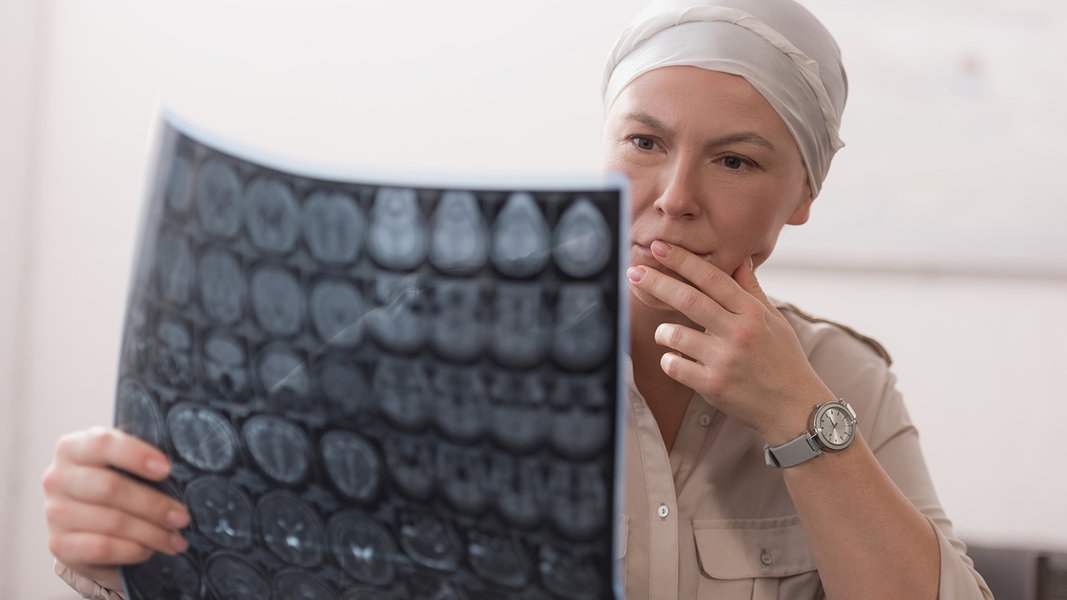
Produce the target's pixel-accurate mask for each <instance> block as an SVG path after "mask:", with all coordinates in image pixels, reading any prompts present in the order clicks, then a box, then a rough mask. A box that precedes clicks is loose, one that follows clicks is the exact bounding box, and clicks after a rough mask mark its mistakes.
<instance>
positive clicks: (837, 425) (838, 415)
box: [815, 402, 856, 450]
mask: <svg viewBox="0 0 1067 600" xmlns="http://www.w3.org/2000/svg"><path fill="white" fill-rule="evenodd" d="M815 434H816V435H817V436H818V437H819V441H820V442H822V444H823V446H825V447H826V448H827V449H828V450H844V449H845V448H847V447H848V445H849V444H851V443H852V439H853V438H854V437H856V416H855V413H853V412H852V411H851V410H850V409H849V407H848V405H847V404H843V403H841V402H829V403H827V404H825V405H823V406H821V407H819V410H818V411H817V412H816V413H815Z"/></svg>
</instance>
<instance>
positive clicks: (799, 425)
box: [761, 390, 837, 446]
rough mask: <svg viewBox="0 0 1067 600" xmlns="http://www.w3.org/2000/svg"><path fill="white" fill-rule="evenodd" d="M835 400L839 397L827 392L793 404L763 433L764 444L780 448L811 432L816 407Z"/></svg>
mask: <svg viewBox="0 0 1067 600" xmlns="http://www.w3.org/2000/svg"><path fill="white" fill-rule="evenodd" d="M834 400H837V397H836V396H834V395H833V393H832V392H830V390H826V392H825V393H823V394H815V395H809V396H805V397H804V398H803V399H799V400H796V401H794V402H791V403H790V404H789V406H788V407H783V408H782V409H781V410H779V411H778V412H777V413H776V415H775V416H776V418H775V419H774V420H773V421H771V422H770V424H769V426H768V427H767V428H766V429H764V430H763V431H762V432H761V435H762V437H763V442H764V443H765V444H767V445H769V446H780V445H782V444H784V443H786V442H789V441H791V440H794V439H796V438H797V436H799V435H802V434H804V433H808V432H810V431H811V427H812V420H811V419H812V414H813V411H814V410H815V407H816V406H819V405H821V404H825V403H827V402H833V401H834Z"/></svg>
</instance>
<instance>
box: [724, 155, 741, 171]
mask: <svg viewBox="0 0 1067 600" xmlns="http://www.w3.org/2000/svg"><path fill="white" fill-rule="evenodd" d="M722 164H723V166H724V167H726V168H727V169H730V170H733V171H736V170H738V169H742V168H744V166H745V161H744V160H743V159H741V158H739V157H737V156H727V157H726V158H724V159H722Z"/></svg>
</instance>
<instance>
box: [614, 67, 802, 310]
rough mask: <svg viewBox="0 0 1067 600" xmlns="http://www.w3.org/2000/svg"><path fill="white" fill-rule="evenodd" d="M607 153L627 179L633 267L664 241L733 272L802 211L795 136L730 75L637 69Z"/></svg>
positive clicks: (765, 251) (651, 262) (620, 101)
mask: <svg viewBox="0 0 1067 600" xmlns="http://www.w3.org/2000/svg"><path fill="white" fill-rule="evenodd" d="M604 158H605V166H606V167H607V168H608V169H609V170H614V171H621V172H623V173H625V174H626V175H627V176H628V177H629V179H630V183H631V194H632V209H633V214H632V225H631V238H632V246H631V253H630V263H631V265H635V266H636V265H646V266H650V267H653V268H658V269H660V270H663V268H662V267H660V266H658V264H659V263H658V262H657V261H656V260H655V258H653V257H652V255H651V252H650V250H649V244H651V243H652V242H653V241H654V240H664V241H667V242H671V243H673V244H676V245H680V246H682V247H684V248H686V249H688V250H690V251H691V252H694V253H696V254H698V255H700V256H702V257H704V259H705V260H707V261H708V262H709V263H711V264H713V265H715V266H716V267H718V268H719V269H722V270H723V271H725V272H726V273H733V271H734V270H735V269H736V268H737V267H738V266H739V265H740V264H741V263H742V261H744V260H747V259H748V258H749V257H751V258H752V261H753V264H755V265H759V264H760V263H762V262H763V261H764V260H766V259H767V257H768V256H769V255H770V253H771V251H772V250H773V249H774V245H775V243H776V242H777V240H778V234H779V232H780V231H781V229H782V227H783V226H784V225H785V224H787V223H789V224H793V225H799V224H801V223H804V222H805V221H807V218H808V212H809V209H810V206H811V202H812V197H811V191H810V186H809V185H808V181H807V171H806V170H805V168H804V163H803V160H802V159H801V156H800V151H799V150H798V149H797V146H796V143H795V142H794V141H793V137H792V135H791V134H790V133H789V130H788V129H787V128H786V126H785V123H784V122H783V121H782V119H781V118H780V117H779V116H778V114H777V113H776V112H775V111H774V109H773V108H772V107H771V105H770V104H769V103H768V102H767V100H766V99H764V98H763V96H762V95H760V93H759V92H757V91H756V89H755V88H754V87H752V85H751V84H749V83H748V82H747V81H746V80H745V79H743V78H742V77H739V76H736V75H729V74H726V73H720V72H716V71H708V70H706V69H701V68H697V67H688V66H678V67H663V68H659V69H655V70H652V71H649V72H648V73H645V74H643V75H641V76H640V77H638V78H637V79H635V80H634V81H633V82H632V83H630V85H628V86H627V87H626V88H625V89H624V90H623V91H622V93H621V94H620V95H619V97H618V98H617V99H616V101H615V104H614V105H613V106H612V108H611V110H610V111H609V113H608V115H607V121H606V126H605V132H604ZM639 299H641V300H643V301H645V302H646V303H651V304H656V303H655V302H654V301H652V300H651V299H647V298H639Z"/></svg>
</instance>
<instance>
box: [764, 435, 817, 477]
mask: <svg viewBox="0 0 1067 600" xmlns="http://www.w3.org/2000/svg"><path fill="white" fill-rule="evenodd" d="M820 454H822V447H821V446H820V445H819V440H818V439H817V438H816V437H815V435H814V434H812V433H810V432H805V433H804V434H802V435H801V436H800V437H798V438H796V439H794V440H792V441H788V442H786V443H784V444H782V445H781V446H775V447H773V448H772V447H770V446H769V445H764V446H763V459H764V460H765V461H766V462H767V465H768V466H771V467H778V468H782V469H784V468H787V467H793V466H796V465H799V464H800V463H802V462H804V461H808V460H811V459H813V458H815V457H816V456H818V455H820Z"/></svg>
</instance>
